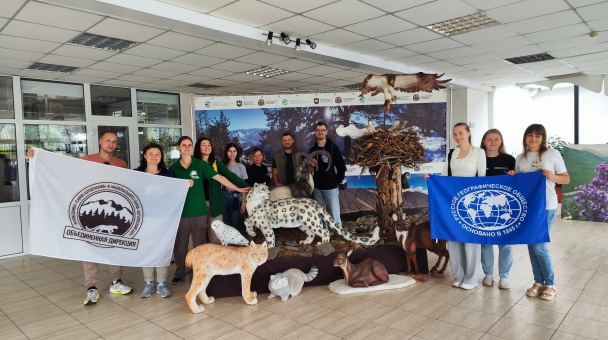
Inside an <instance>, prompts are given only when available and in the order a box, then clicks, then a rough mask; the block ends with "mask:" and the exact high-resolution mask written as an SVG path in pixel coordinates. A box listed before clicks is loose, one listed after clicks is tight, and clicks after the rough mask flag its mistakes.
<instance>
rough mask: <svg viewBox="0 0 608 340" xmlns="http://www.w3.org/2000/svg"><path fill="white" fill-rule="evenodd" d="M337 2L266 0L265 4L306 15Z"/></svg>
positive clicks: (331, 0)
mask: <svg viewBox="0 0 608 340" xmlns="http://www.w3.org/2000/svg"><path fill="white" fill-rule="evenodd" d="M334 1H335V0H306V1H285V0H264V2H265V3H267V4H270V5H273V6H276V7H279V8H282V9H285V10H287V11H290V12H294V13H304V12H306V11H310V10H311V9H315V8H317V7H320V6H324V5H326V4H329V3H332V2H334Z"/></svg>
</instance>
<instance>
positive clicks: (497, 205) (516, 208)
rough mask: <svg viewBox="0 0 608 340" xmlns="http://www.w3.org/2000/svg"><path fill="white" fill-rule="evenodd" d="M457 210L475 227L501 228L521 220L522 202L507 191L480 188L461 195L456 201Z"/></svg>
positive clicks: (486, 228)
mask: <svg viewBox="0 0 608 340" xmlns="http://www.w3.org/2000/svg"><path fill="white" fill-rule="evenodd" d="M456 212H457V214H458V216H459V217H460V219H461V220H462V221H463V222H464V223H466V224H467V225H469V226H471V227H473V228H476V229H481V230H501V229H504V228H508V227H510V226H511V225H513V224H514V223H515V222H517V221H518V220H519V218H520V216H521V214H522V204H521V202H520V201H519V199H517V197H515V196H514V195H513V194H511V193H508V192H506V191H500V190H478V191H473V192H471V193H469V194H467V195H465V196H463V197H461V198H460V199H459V200H458V202H457V203H456Z"/></svg>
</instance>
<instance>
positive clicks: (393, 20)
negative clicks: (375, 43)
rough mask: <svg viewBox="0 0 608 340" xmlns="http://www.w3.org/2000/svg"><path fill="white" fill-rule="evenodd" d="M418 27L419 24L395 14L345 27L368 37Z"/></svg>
mask: <svg viewBox="0 0 608 340" xmlns="http://www.w3.org/2000/svg"><path fill="white" fill-rule="evenodd" d="M416 27H417V26H416V25H414V24H412V23H411V22H407V21H405V20H403V19H401V18H398V17H396V16H394V15H384V16H381V17H378V18H374V19H370V20H367V21H363V22H360V23H357V24H354V25H350V26H346V27H344V29H346V30H348V31H351V32H354V33H357V34H361V35H364V36H366V37H370V38H376V37H379V36H381V35H387V34H392V33H397V32H401V31H406V30H409V29H413V28H416Z"/></svg>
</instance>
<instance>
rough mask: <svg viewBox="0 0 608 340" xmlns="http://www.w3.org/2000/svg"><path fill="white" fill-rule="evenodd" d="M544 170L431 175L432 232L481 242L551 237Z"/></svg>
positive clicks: (518, 241) (519, 241)
mask: <svg viewBox="0 0 608 340" xmlns="http://www.w3.org/2000/svg"><path fill="white" fill-rule="evenodd" d="M545 185H546V177H545V176H543V175H542V171H536V172H529V173H523V174H517V175H515V176H511V175H502V176H490V177H448V176H431V177H429V179H428V186H429V211H430V215H431V216H430V217H431V218H430V219H431V237H432V238H433V239H441V240H448V241H457V242H465V243H479V244H498V245H503V244H532V243H542V242H549V231H548V227H547V213H546V203H545V202H546V193H545Z"/></svg>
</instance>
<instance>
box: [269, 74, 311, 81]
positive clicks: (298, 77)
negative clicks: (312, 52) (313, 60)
mask: <svg viewBox="0 0 608 340" xmlns="http://www.w3.org/2000/svg"><path fill="white" fill-rule="evenodd" d="M312 77H314V76H313V75H311V74H305V73H299V72H289V73H285V74H281V75H278V76H276V78H278V79H283V80H291V81H299V80H303V79H307V78H312Z"/></svg>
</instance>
